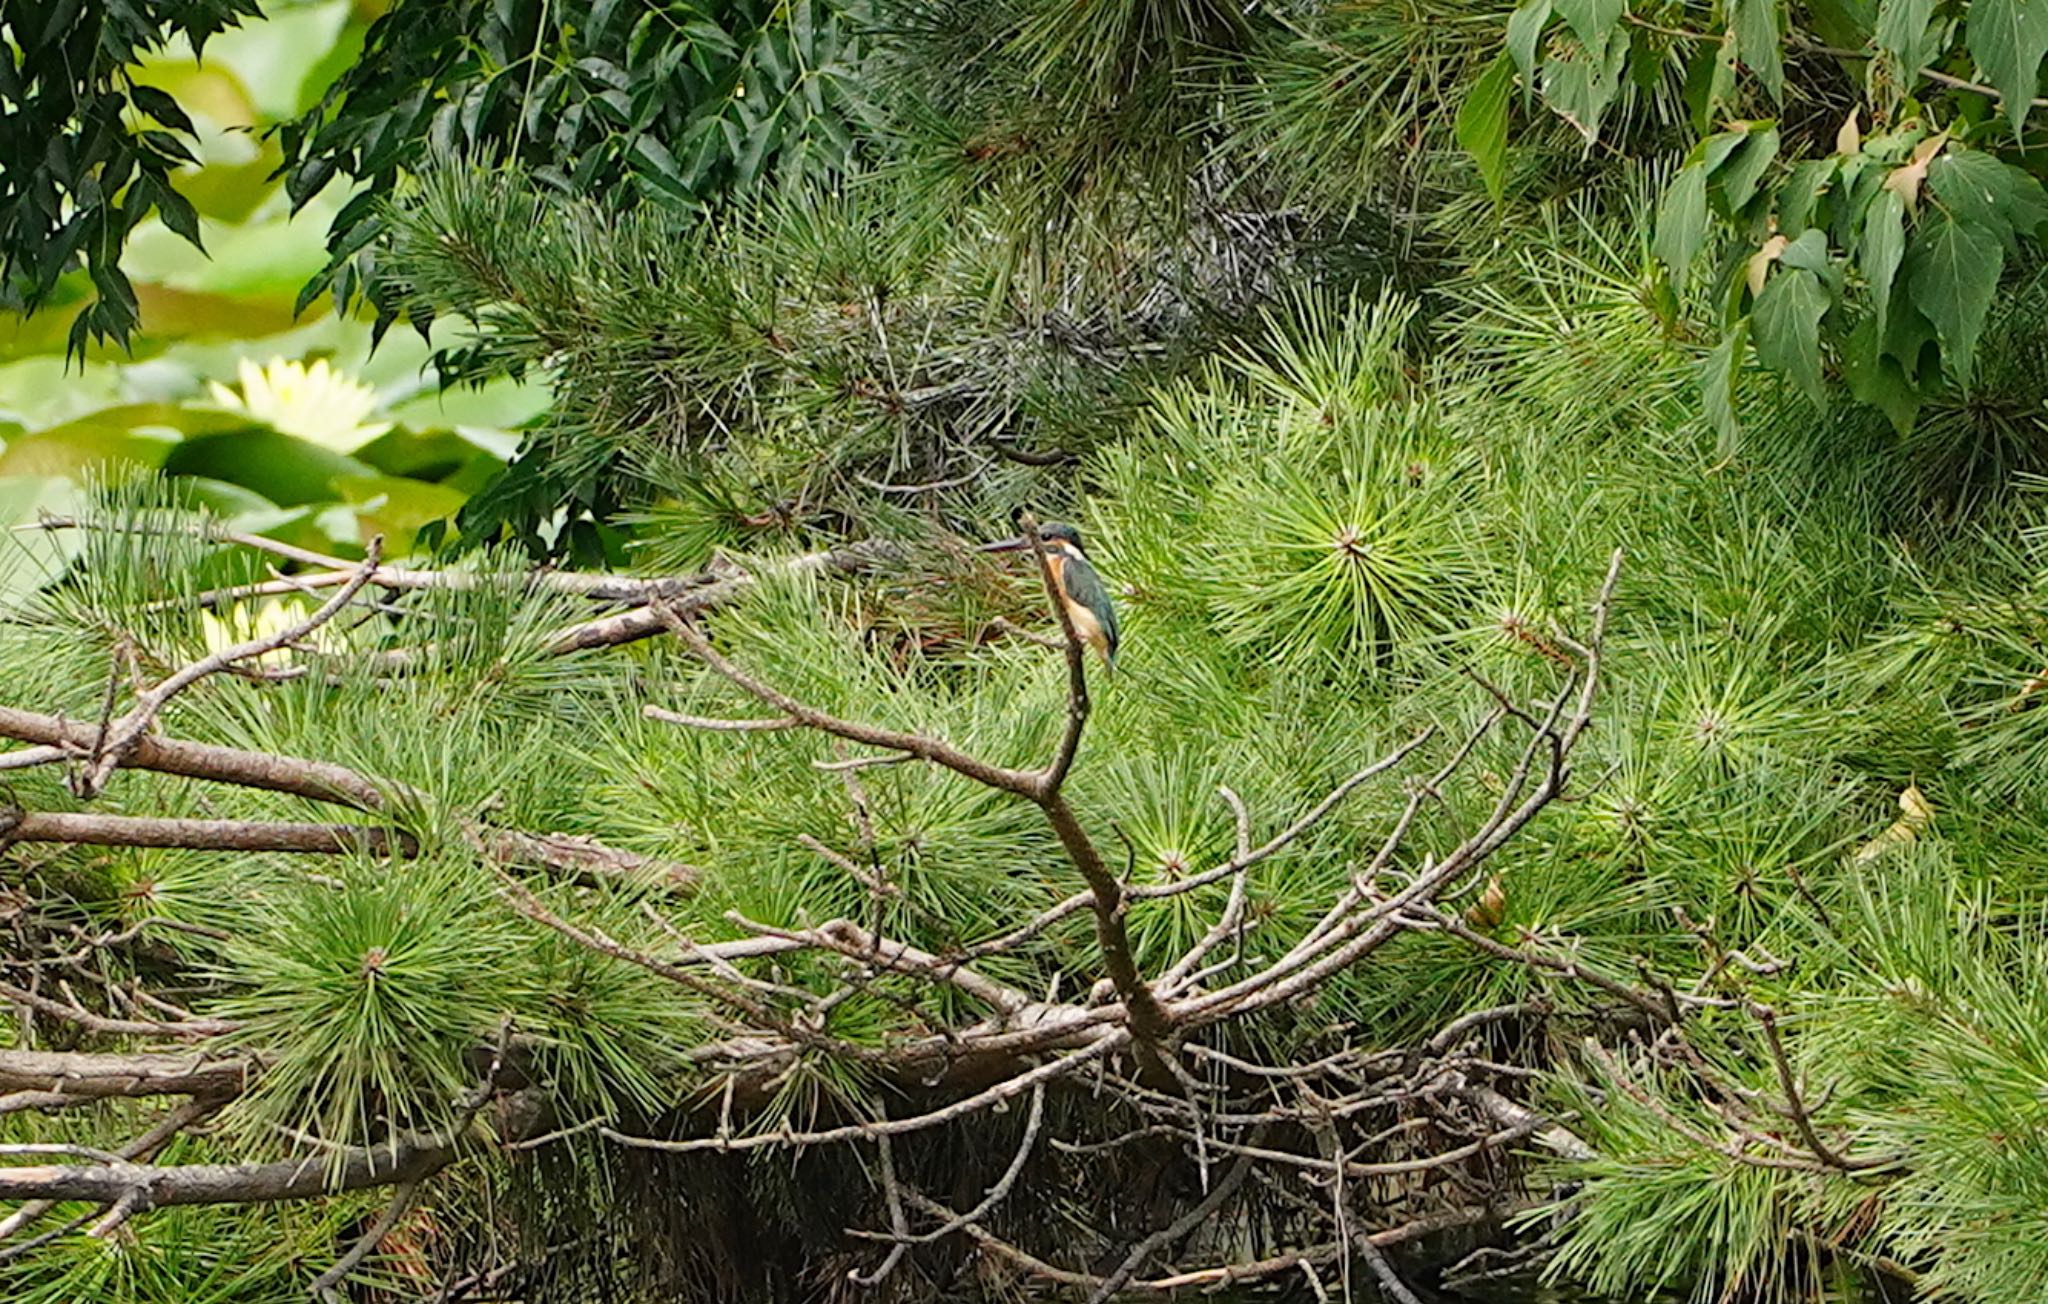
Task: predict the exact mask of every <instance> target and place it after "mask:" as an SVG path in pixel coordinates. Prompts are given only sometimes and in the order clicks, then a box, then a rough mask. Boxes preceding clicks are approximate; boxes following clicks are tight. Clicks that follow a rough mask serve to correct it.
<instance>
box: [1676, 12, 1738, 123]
mask: <svg viewBox="0 0 2048 1304" xmlns="http://www.w3.org/2000/svg"><path fill="white" fill-rule="evenodd" d="M1735 64H1736V55H1735V33H1733V32H1729V33H1728V34H1727V36H1725V37H1723V38H1722V40H1721V43H1720V44H1719V45H1710V46H1705V47H1703V48H1702V49H1701V50H1700V52H1699V53H1698V54H1696V55H1694V56H1693V60H1692V63H1691V64H1690V65H1688V66H1687V68H1686V73H1685V105H1686V108H1687V110H1688V111H1689V112H1690V114H1691V117H1692V129H1693V131H1695V132H1696V133H1698V134H1700V135H1705V134H1706V130H1707V128H1708V127H1709V126H1711V125H1712V124H1713V121H1714V111H1715V110H1716V109H1718V108H1720V107H1721V106H1722V105H1723V104H1726V103H1727V102H1728V99H1729V97H1730V96H1732V95H1733V94H1734V93H1735Z"/></svg>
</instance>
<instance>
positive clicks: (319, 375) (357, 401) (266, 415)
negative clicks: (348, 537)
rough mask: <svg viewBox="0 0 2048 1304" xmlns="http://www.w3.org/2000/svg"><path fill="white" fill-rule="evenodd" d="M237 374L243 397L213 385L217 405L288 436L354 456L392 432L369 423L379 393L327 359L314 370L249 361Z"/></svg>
mask: <svg viewBox="0 0 2048 1304" xmlns="http://www.w3.org/2000/svg"><path fill="white" fill-rule="evenodd" d="M237 370H238V374H239V376H240V379H241V390H240V392H239V393H237V392H236V391H235V390H232V389H229V388H228V387H227V386H226V385H223V384H221V383H219V382H218V381H208V382H207V385H208V388H210V389H211V390H212V392H213V399H214V402H216V403H218V404H220V405H221V406H222V407H224V408H227V409H229V410H230V411H234V412H246V413H248V414H249V415H250V416H252V417H254V418H256V419H257V420H258V421H261V422H264V423H265V424H267V425H269V426H271V427H272V428H274V429H277V430H281V431H283V432H284V433H285V434H287V435H296V436H297V437H298V438H300V439H305V440H309V441H311V442H312V443H316V444H321V445H324V446H325V447H328V448H332V449H335V450H336V451H338V452H343V453H352V452H354V451H355V450H356V449H358V448H361V447H362V446H363V445H364V444H367V443H369V442H370V441H371V440H373V439H375V438H376V437H377V436H379V435H381V434H383V433H384V432H385V431H387V430H389V429H391V423H390V422H389V421H375V422H370V421H365V420H364V418H365V417H367V416H369V415H370V413H371V412H373V411H374V410H375V409H376V407H377V391H376V390H374V389H371V388H370V387H369V386H368V385H365V384H364V383H362V382H361V381H359V380H357V379H356V378H355V377H353V376H350V375H348V374H347V373H346V372H342V371H337V370H335V369H334V368H332V367H330V366H328V365H327V360H326V359H325V358H321V359H319V360H317V361H315V362H314V363H313V364H312V365H311V366H307V365H306V364H305V363H303V362H294V361H291V360H288V359H285V358H272V359H271V360H270V362H269V363H268V364H267V365H265V366H261V367H259V366H257V365H256V364H255V363H253V362H251V361H249V359H247V358H244V359H242V361H241V364H240V366H239V368H238V369H237Z"/></svg>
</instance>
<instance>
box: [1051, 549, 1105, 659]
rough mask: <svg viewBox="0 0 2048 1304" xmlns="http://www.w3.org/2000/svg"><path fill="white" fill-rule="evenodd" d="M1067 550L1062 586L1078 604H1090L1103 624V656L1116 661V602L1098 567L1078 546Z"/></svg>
mask: <svg viewBox="0 0 2048 1304" xmlns="http://www.w3.org/2000/svg"><path fill="white" fill-rule="evenodd" d="M1063 551H1065V552H1066V557H1065V563H1066V564H1065V565H1064V566H1062V567H1061V573H1060V587H1061V588H1063V589H1065V590H1066V593H1067V597H1068V598H1069V599H1070V600H1071V601H1073V602H1074V603H1075V604H1076V605H1077V606H1082V607H1086V608H1087V609H1088V611H1089V612H1090V613H1091V614H1093V615H1094V617H1095V621H1096V623H1097V624H1099V625H1100V626H1102V641H1103V645H1104V646H1103V658H1104V659H1105V660H1107V661H1109V662H1111V663H1114V662H1115V660H1116V645H1117V624H1116V604H1114V603H1112V602H1111V601H1110V600H1109V589H1108V587H1107V586H1106V585H1104V584H1103V582H1102V577H1101V576H1100V575H1098V574H1096V573H1095V567H1093V566H1091V565H1089V564H1088V559H1087V558H1086V557H1085V556H1083V555H1082V554H1081V552H1080V551H1079V550H1078V549H1072V550H1063Z"/></svg>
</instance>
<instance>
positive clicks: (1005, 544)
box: [975, 534, 1031, 552]
mask: <svg viewBox="0 0 2048 1304" xmlns="http://www.w3.org/2000/svg"><path fill="white" fill-rule="evenodd" d="M1030 546H1031V540H1029V539H1027V538H1025V537H1024V536H1023V535H1021V534H1020V535H1018V536H1017V537H1016V538H1014V539H1004V540H1002V541H1001V542H999V543H984V544H982V545H981V546H980V547H979V548H976V549H975V551H976V552H1023V551H1024V550H1025V549H1027V548H1029V547H1030Z"/></svg>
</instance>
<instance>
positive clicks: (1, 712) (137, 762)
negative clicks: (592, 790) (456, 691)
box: [0, 706, 698, 890]
mask: <svg viewBox="0 0 2048 1304" xmlns="http://www.w3.org/2000/svg"><path fill="white" fill-rule="evenodd" d="M0 738H12V739H15V740H17V741H20V742H26V743H34V744H39V745H42V746H48V747H56V748H62V749H65V750H66V751H68V752H70V753H71V754H74V755H79V756H90V755H91V754H92V751H93V747H94V744H95V742H96V741H97V731H96V730H95V729H94V727H93V726H91V725H88V724H82V723H74V722H72V721H69V720H65V719H63V718H61V717H59V716H54V715H44V714H42V713H40V712H36V711H24V710H20V709H18V708H15V707H9V706H0ZM121 764H122V765H123V766H124V767H126V768H131V769H139V770H150V771H154V772H156V773H158V774H172V775H177V776H179V777H180V778H187V779H202V780H206V781H208V782H212V783H225V784H231V785H234V786H236V787H242V788H254V789H258V790H260V791H264V792H278V793H284V794H287V795H289V796H294V797H304V798H306V799H308V800H310V801H318V802H324V803H328V804H331V805H339V806H347V807H349V808H351V809H354V810H359V811H364V812H368V813H371V814H392V813H396V812H397V811H398V810H399V809H402V808H407V807H413V808H417V807H419V806H421V805H424V804H426V803H427V798H426V796H425V794H423V793H420V792H418V791H416V790H414V789H411V788H408V787H407V786H406V785H404V784H400V783H396V782H394V781H391V780H388V779H380V778H376V777H373V776H371V775H367V774H363V773H361V772H359V771H356V770H352V769H349V768H348V767H347V766H345V765H336V764H334V763H332V762H330V761H316V760H310V759H307V758H304V757H297V756H283V755H278V754H276V753H272V752H257V751H248V750H245V749H243V748H239V747H223V746H219V745H217V744H214V743H199V742H188V741H185V740H183V739H175V738H163V737H159V736H155V735H148V734H145V735H143V736H141V737H139V738H138V739H137V740H136V741H135V744H134V746H133V747H132V748H131V749H130V750H129V752H128V753H127V755H126V756H125V757H124V758H123V759H122V762H121ZM466 836H467V837H468V839H469V840H470V842H471V843H472V845H473V846H475V848H476V849H477V850H478V851H479V852H481V853H482V854H484V855H486V856H488V857H490V858H491V859H494V860H498V861H501V862H505V863H510V864H516V865H531V866H534V867H537V868H541V869H546V870H551V871H554V872H556V873H564V874H574V875H586V874H587V875H591V876H594V877H600V878H617V877H622V876H623V877H639V876H647V877H651V878H659V879H662V880H665V881H667V882H668V883H669V884H670V885H671V886H673V887H675V888H676V889H678V890H687V889H688V888H690V887H692V886H694V884H695V882H696V880H697V877H698V872H697V870H696V869H694V868H693V867H691V866H688V865H684V864H680V863H678V862H675V861H670V860H664V859H661V858H659V857H654V856H643V855H639V854H638V853H635V852H630V851H621V850H618V849H616V848H612V847H606V846H604V845H602V844H600V843H597V842H595V841H592V840H590V839H587V838H578V837H570V836H567V835H563V834H536V833H522V832H517V831H514V830H510V829H497V828H492V827H490V826H488V825H484V824H477V823H472V824H470V825H469V826H468V828H467V830H466Z"/></svg>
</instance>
